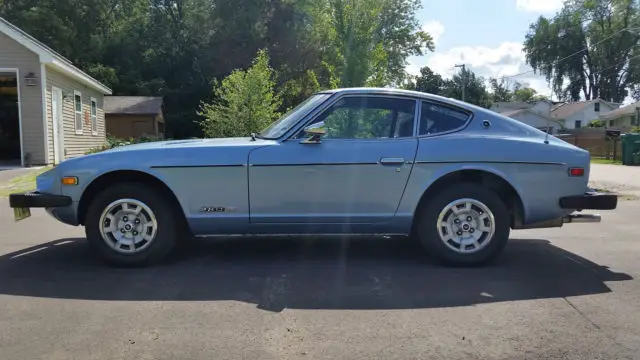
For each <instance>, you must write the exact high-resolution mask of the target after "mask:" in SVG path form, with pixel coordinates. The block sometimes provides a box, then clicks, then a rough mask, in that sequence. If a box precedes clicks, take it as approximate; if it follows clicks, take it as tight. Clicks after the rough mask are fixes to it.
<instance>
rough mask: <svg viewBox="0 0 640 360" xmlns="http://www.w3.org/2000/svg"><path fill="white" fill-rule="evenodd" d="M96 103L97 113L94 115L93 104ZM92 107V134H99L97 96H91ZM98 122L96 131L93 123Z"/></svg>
mask: <svg viewBox="0 0 640 360" xmlns="http://www.w3.org/2000/svg"><path fill="white" fill-rule="evenodd" d="M94 103H95V104H96V114H95V115H93V104H94ZM90 104H91V108H90V110H89V111H90V115H91V135H93V136H98V100H96V98H94V97H92V98H91V102H90ZM94 122H95V124H96V127H95V128H96V129H95V131H94V130H93V124H94Z"/></svg>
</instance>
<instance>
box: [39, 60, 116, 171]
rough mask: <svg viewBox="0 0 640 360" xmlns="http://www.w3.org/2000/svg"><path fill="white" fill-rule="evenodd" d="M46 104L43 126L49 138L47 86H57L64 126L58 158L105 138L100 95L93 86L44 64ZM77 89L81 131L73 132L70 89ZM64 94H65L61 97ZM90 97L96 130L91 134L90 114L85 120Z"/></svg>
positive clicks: (51, 158)
mask: <svg viewBox="0 0 640 360" xmlns="http://www.w3.org/2000/svg"><path fill="white" fill-rule="evenodd" d="M46 77H47V82H46V91H45V93H46V107H47V128H48V133H49V134H50V136H49V138H50V139H52V135H51V134H53V116H52V111H51V89H52V88H53V87H56V88H59V89H61V90H62V93H63V101H62V121H63V128H64V140H63V141H64V154H61V159H69V158H72V157H76V156H81V155H84V154H86V152H87V151H88V150H89V149H91V148H94V147H98V146H101V145H103V144H104V143H105V141H106V132H105V130H106V129H105V118H104V95H103V94H102V93H100V92H98V91H96V90H93V89H91V88H89V87H87V86H85V85H83V84H81V83H79V82H77V81H75V80H74V79H72V78H70V77H68V76H66V75H64V74H63V73H60V72H58V71H56V70H53V69H51V68H50V67H47V69H46ZM74 91H79V92H80V93H81V94H82V114H83V116H82V134H76V129H75V104H74V96H73V92H74ZM65 96H66V98H65ZM91 98H95V99H96V102H97V116H96V118H97V122H98V133H97V135H93V134H92V131H91V117H90V116H89V121H88V122H87V121H85V117H84V115H85V113H89V114H91ZM49 144H50V146H49V159H48V161H49V162H50V163H53V161H54V152H53V140H51V141H50V142H49Z"/></svg>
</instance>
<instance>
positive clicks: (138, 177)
mask: <svg viewBox="0 0 640 360" xmlns="http://www.w3.org/2000/svg"><path fill="white" fill-rule="evenodd" d="M119 182H137V183H143V184H147V185H151V186H153V187H155V188H156V189H158V190H159V191H161V192H162V193H163V195H165V196H166V197H167V199H169V201H170V202H172V204H173V205H174V206H176V207H177V209H179V213H180V214H181V215H182V220H184V224H186V217H185V214H184V211H183V210H182V205H181V204H180V201H179V200H178V198H177V197H176V195H175V193H174V192H173V190H171V188H170V187H169V186H168V185H167V184H166V183H165V182H164V181H162V180H160V179H159V178H158V177H157V176H155V175H152V174H149V173H147V172H144V171H140V170H114V171H109V172H106V173H103V174H101V175H99V176H98V177H96V178H95V179H93V180H92V181H91V182H90V183H89V185H87V187H86V188H85V189H84V191H83V192H82V195H81V197H80V201H79V203H78V224H80V225H84V223H85V217H86V214H87V210H88V208H89V205H90V204H91V202H92V201H93V199H94V198H95V197H96V195H98V193H99V192H100V191H101V190H103V189H105V188H107V187H108V186H110V185H112V184H115V183H119Z"/></svg>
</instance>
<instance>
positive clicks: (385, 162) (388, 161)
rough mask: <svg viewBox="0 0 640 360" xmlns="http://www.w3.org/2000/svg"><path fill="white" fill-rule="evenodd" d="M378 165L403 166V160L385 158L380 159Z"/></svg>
mask: <svg viewBox="0 0 640 360" xmlns="http://www.w3.org/2000/svg"><path fill="white" fill-rule="evenodd" d="M380 164H382V165H397V164H404V159H403V158H392V157H385V158H381V159H380Z"/></svg>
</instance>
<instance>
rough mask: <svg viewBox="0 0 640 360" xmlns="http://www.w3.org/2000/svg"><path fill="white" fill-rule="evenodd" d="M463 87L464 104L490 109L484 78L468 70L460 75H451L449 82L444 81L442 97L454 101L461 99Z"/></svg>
mask: <svg viewBox="0 0 640 360" xmlns="http://www.w3.org/2000/svg"><path fill="white" fill-rule="evenodd" d="M463 86H464V94H465V96H464V98H465V102H468V103H470V104H474V105H478V106H482V107H485V108H489V107H491V96H490V94H489V92H488V91H487V88H486V86H485V80H484V78H483V77H482V76H478V75H476V73H474V72H473V71H471V70H470V69H464V70H462V71H460V73H458V74H455V75H453V77H452V78H451V79H450V80H446V81H445V83H444V88H443V95H444V96H447V97H451V98H454V99H462V88H463Z"/></svg>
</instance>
